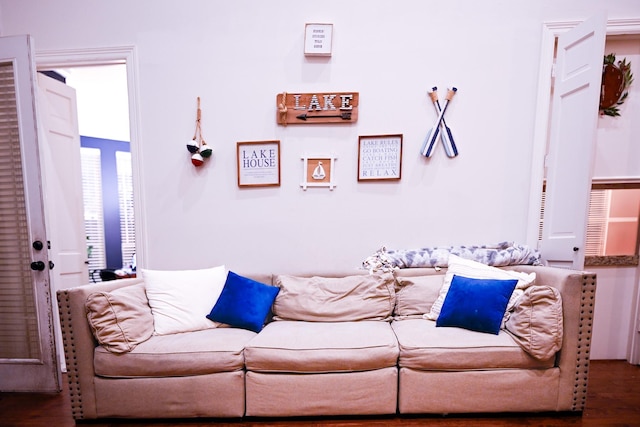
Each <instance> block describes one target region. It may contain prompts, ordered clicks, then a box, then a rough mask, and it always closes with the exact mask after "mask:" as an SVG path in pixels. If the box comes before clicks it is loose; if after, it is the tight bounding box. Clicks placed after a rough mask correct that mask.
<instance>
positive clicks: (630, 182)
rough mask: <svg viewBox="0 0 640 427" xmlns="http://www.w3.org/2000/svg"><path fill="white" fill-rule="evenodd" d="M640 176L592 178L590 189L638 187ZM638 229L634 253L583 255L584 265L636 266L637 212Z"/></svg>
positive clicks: (638, 243) (639, 257)
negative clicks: (632, 177)
mask: <svg viewBox="0 0 640 427" xmlns="http://www.w3.org/2000/svg"><path fill="white" fill-rule="evenodd" d="M639 188H640V178H638V179H612V180H609V179H606V180H605V179H601V180H599V179H593V180H592V182H591V190H625V189H639ZM638 216H639V221H638V224H639V225H638V229H637V230H636V231H637V236H636V249H635V254H634V255H597V256H596V255H590V256H585V257H584V265H585V266H586V267H601V266H602V267H604V266H618V267H634V266H638V264H639V260H640V255H639V252H640V212H639V213H638Z"/></svg>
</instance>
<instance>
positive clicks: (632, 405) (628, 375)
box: [0, 360, 640, 427]
mask: <svg viewBox="0 0 640 427" xmlns="http://www.w3.org/2000/svg"><path fill="white" fill-rule="evenodd" d="M588 390H589V391H588V396H587V407H586V409H585V411H584V412H583V413H582V414H581V415H580V414H577V415H576V414H566V413H545V414H498V415H496V414H488V415H448V416H442V415H426V416H388V417H330V418H297V419H254V418H251V419H244V420H215V419H198V420H108V421H104V420H100V421H83V422H80V423H78V424H79V425H86V426H101V427H107V426H154V427H159V426H189V427H197V426H212V425H217V426H233V427H249V426H252V427H267V426H277V427H285V426H287V427H294V426H321V425H322V426H340V427H360V426H362V427H364V426H422V425H429V426H431V425H433V426H474V427H475V426H479V427H482V426H492V427H493V426H512V425H518V426H548V427H552V426H597V427H601V426H640V366H636V365H630V364H628V363H627V362H625V361H603V360H596V361H592V362H591V369H590V375H589V388H588ZM74 425H75V423H74V421H73V419H72V418H71V412H70V406H69V397H68V394H67V392H66V390H64V391H63V392H62V393H60V394H55V395H51V394H27V393H0V427H67V426H74Z"/></svg>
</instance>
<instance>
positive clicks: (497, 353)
mask: <svg viewBox="0 0 640 427" xmlns="http://www.w3.org/2000/svg"><path fill="white" fill-rule="evenodd" d="M391 327H392V328H393V331H394V332H395V334H396V336H397V337H398V345H399V350H400V356H399V366H400V367H405V368H412V369H418V370H473V369H517V368H521V369H545V368H551V367H553V363H554V360H553V359H550V360H546V361H545V360H542V361H541V360H536V359H535V358H533V357H531V356H530V355H529V354H528V353H526V352H525V351H524V350H523V349H522V348H521V347H520V346H519V345H518V344H517V343H516V342H515V341H514V340H513V338H512V337H511V336H510V335H509V334H508V333H507V332H505V331H503V330H501V331H500V333H499V334H498V335H493V334H485V333H482V332H475V331H470V330H467V329H462V328H453V327H447V328H443V327H440V328H436V322H434V321H432V320H426V319H408V320H399V321H393V322H392V323H391Z"/></svg>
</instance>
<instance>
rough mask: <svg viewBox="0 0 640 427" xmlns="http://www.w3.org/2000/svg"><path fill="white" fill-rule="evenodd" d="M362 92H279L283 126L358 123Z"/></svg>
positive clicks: (279, 117)
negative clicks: (360, 94) (359, 93)
mask: <svg viewBox="0 0 640 427" xmlns="http://www.w3.org/2000/svg"><path fill="white" fill-rule="evenodd" d="M358 98H359V96H358V92H335V93H287V92H283V93H279V94H278V95H276V107H277V112H276V115H277V121H278V124H280V125H284V126H286V125H288V124H300V125H306V124H318V123H355V122H356V121H357V120H358V100H359V99H358Z"/></svg>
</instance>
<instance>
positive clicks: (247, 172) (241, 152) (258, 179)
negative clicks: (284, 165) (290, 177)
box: [237, 141, 280, 187]
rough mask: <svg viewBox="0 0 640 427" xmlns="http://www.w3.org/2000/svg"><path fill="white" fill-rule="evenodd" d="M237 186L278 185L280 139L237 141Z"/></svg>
mask: <svg viewBox="0 0 640 427" xmlns="http://www.w3.org/2000/svg"><path fill="white" fill-rule="evenodd" d="M237 158H238V187H279V186H280V141H256V142H238V143H237Z"/></svg>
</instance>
